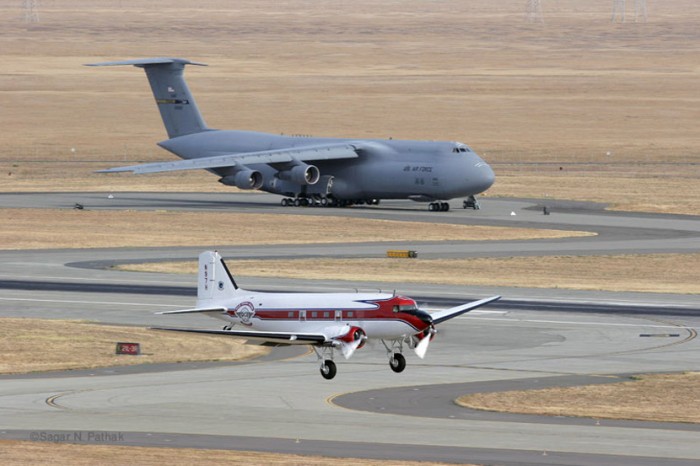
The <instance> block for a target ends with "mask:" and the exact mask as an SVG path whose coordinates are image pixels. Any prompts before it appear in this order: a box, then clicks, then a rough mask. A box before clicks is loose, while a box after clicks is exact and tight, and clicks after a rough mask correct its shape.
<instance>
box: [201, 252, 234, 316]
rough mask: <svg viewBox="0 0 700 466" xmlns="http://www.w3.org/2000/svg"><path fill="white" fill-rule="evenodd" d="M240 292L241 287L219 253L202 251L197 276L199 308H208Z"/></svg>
mask: <svg viewBox="0 0 700 466" xmlns="http://www.w3.org/2000/svg"><path fill="white" fill-rule="evenodd" d="M238 292H239V288H238V286H237V285H236V282H235V280H234V279H233V276H232V275H231V272H229V270H228V267H226V263H225V262H224V261H223V259H222V258H221V256H220V255H219V253H218V252H216V251H204V252H203V253H201V254H200V255H199V273H198V278H197V308H208V307H212V306H214V305H216V303H221V302H225V301H226V300H227V299H228V298H230V297H231V296H233V295H235V294H237V293H238Z"/></svg>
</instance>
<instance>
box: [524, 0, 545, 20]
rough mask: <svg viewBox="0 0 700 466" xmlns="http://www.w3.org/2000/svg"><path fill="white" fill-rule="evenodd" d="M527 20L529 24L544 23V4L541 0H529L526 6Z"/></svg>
mask: <svg viewBox="0 0 700 466" xmlns="http://www.w3.org/2000/svg"><path fill="white" fill-rule="evenodd" d="M525 19H526V20H527V22H528V23H542V22H543V21H544V20H543V18H542V4H541V3H540V0H527V3H526V4H525Z"/></svg>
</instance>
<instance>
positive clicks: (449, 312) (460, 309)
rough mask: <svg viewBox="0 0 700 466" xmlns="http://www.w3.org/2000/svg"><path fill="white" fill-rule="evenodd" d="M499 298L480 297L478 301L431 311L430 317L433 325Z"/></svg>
mask: <svg viewBox="0 0 700 466" xmlns="http://www.w3.org/2000/svg"><path fill="white" fill-rule="evenodd" d="M499 299H501V297H500V296H491V297H490V298H485V299H480V300H479V301H473V302H471V303H467V304H462V305H461V306H456V307H451V308H449V309H445V310H444V311H438V312H433V313H432V314H430V317H432V318H433V325H437V324H440V323H442V322H445V321H446V320H450V319H452V318H454V317H457V316H460V315H462V314H464V313H466V312H469V311H471V310H474V309H476V308H477V307H481V306H484V305H486V304H488V303H492V302H494V301H497V300H499Z"/></svg>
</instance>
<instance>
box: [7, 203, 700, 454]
mask: <svg viewBox="0 0 700 466" xmlns="http://www.w3.org/2000/svg"><path fill="white" fill-rule="evenodd" d="M76 202H77V203H80V204H82V205H83V206H84V207H85V208H88V209H127V208H128V209H144V210H156V209H170V210H173V209H181V210H190V209H197V210H210V211H242V212H266V213H275V212H285V213H290V212H294V213H298V214H301V215H309V216H320V217H321V218H322V216H324V215H329V214H330V215H344V216H348V217H358V216H359V217H369V218H387V219H395V220H411V221H425V222H432V223H438V224H439V223H460V224H483V225H501V226H517V227H533V226H534V227H546V228H556V229H562V230H585V231H594V232H596V233H597V236H594V237H585V238H568V239H561V240H550V241H499V242H493V243H491V242H448V243H422V242H416V243H412V244H386V243H382V242H380V241H377V240H378V239H372V238H368V242H367V243H362V244H359V245H341V246H338V245H315V244H311V245H281V246H279V245H278V246H253V247H248V246H246V247H241V246H221V245H200V246H193V247H191V248H148V249H146V248H142V249H138V248H135V249H100V250H85V249H83V250H80V249H78V250H49V251H2V252H0V315H2V316H24V317H41V318H61V319H65V318H75V319H88V320H96V321H100V322H108V323H118V324H126V325H146V326H160V325H164V324H166V325H169V326H170V325H172V326H183V327H184V326H187V327H191V326H196V327H201V328H212V327H213V326H215V325H216V323H215V322H213V321H211V319H207V318H205V317H201V316H200V317H195V316H188V317H171V316H168V317H165V316H155V315H154V314H153V312H154V311H158V310H165V309H177V308H185V307H191V305H192V304H193V302H194V295H195V289H194V282H195V278H194V277H189V276H181V277H171V276H163V275H160V274H151V273H129V272H116V271H114V270H111V269H109V268H106V267H108V266H109V265H110V264H113V263H124V262H133V261H139V260H153V261H157V260H172V259H183V258H186V259H189V260H192V259H194V257H196V255H197V254H198V253H199V252H201V250H203V249H206V248H209V247H215V248H217V249H218V250H219V251H220V252H221V253H222V255H224V257H229V258H231V259H230V262H231V264H235V259H236V258H254V257H298V256H306V257H320V256H324V257H328V256H330V257H378V256H382V255H384V254H385V251H386V249H390V248H393V247H402V248H410V249H416V250H418V251H419V254H420V255H421V257H480V256H509V255H547V254H579V255H590V254H610V253H626V252H627V253H632V252H635V253H645V252H697V251H698V250H700V248H699V246H700V219H699V218H696V217H684V216H664V215H647V214H631V213H611V212H606V211H603V210H602V206H598V205H594V204H584V203H553V202H551V201H548V202H547V204H548V207H549V208H550V211H551V215H548V216H545V215H542V212H541V204H542V203H541V201H530V200H507V199H506V200H489V199H487V200H484V201H482V210H479V211H471V210H470V211H464V210H462V209H455V210H453V211H451V212H448V213H430V212H427V211H423V210H422V207H421V206H420V205H419V204H412V203H401V202H396V203H385V204H384V205H383V206H381V208H375V207H364V208H352V209H320V208H307V209H303V208H302V209H293V210H292V209H290V208H286V209H285V208H282V207H279V204H278V198H275V197H272V196H266V195H255V194H253V195H247V194H225V195H224V194H183V193H178V194H164V193H154V194H143V193H139V194H124V193H114V196H113V198H111V199H109V198H108V197H107V195H106V194H94V193H65V194H52V195H50V196H47V195H42V194H3V195H0V207H37V208H66V209H69V208H72V207H73V206H74V204H75V203H76ZM454 205H456V203H453V206H454ZM511 213H514V214H515V215H511ZM234 267H235V265H234ZM241 272H242V273H241ZM234 273H235V272H234ZM238 273H239V275H240V277H239V278H238V281H239V284H241V285H243V286H245V287H246V288H252V289H265V290H298V291H328V290H335V291H338V290H347V289H349V288H360V289H365V290H366V289H372V288H374V289H376V288H382V289H384V290H391V289H393V288H394V287H396V285H395V284H385V283H368V282H356V283H348V282H339V281H332V280H327V281H314V282H310V281H305V280H303V278H300V279H297V280H291V279H287V280H262V279H253V278H250V277H245V274H244V271H239V272H238ZM400 288H402V289H398V290H397V292H400V293H404V294H407V295H409V296H413V297H417V298H418V300H419V301H420V302H421V303H422V304H425V305H426V306H428V307H443V306H449V305H450V304H452V303H454V302H458V301H459V302H462V301H461V300H464V301H468V300H469V299H470V298H472V297H473V298H476V297H483V296H488V295H492V294H501V295H503V296H504V300H503V302H500V303H497V304H496V305H494V306H489V307H488V308H484V309H483V310H480V311H475V312H473V313H469V314H467V315H465V316H463V317H460V318H457V319H454V320H452V321H450V322H449V323H448V324H445V325H443V326H441V327H440V328H439V330H440V332H439V334H438V336H437V338H436V339H435V341H434V342H433V343H431V346H430V350H429V352H428V356H427V358H426V359H425V360H419V359H418V358H417V357H416V356H415V355H413V354H412V353H407V354H406V356H407V359H408V367H407V369H406V371H405V372H403V373H401V374H394V373H393V372H391V371H390V370H389V368H388V367H387V365H388V364H387V357H386V355H385V353H386V351H385V350H384V349H383V347H381V345H376V344H368V345H367V346H366V347H365V348H363V349H362V350H361V351H358V352H357V353H356V354H355V355H354V356H353V358H352V359H351V360H349V361H339V364H338V371H339V372H338V376H337V377H336V378H335V379H334V380H333V381H330V382H329V381H325V380H323V379H322V378H321V377H320V375H319V374H318V372H317V370H318V369H317V363H316V362H315V356H313V355H308V354H301V355H299V354H297V355H292V358H291V359H289V354H280V353H273V355H272V356H271V357H270V358H269V359H267V360H264V361H259V362H255V363H250V364H201V365H195V366H190V367H188V366H181V367H177V368H175V367H172V366H170V367H168V365H154V366H153V367H143V368H140V369H138V370H121V369H118V368H113V369H102V370H99V371H87V372H85V373H73V374H67V373H63V374H61V373H54V374H50V375H46V376H36V375H32V376H22V377H16V376H12V377H3V378H2V379H0V412H2V416H0V438H19V439H30V438H36V437H37V436H39V437H41V436H43V437H44V438H46V437H47V436H50V435H51V434H52V433H60V432H85V433H89V432H93V433H94V432H116V433H121V434H122V437H123V438H124V439H125V440H123V441H122V440H108V441H105V442H102V443H110V442H111V443H119V442H121V443H119V444H128V445H154V446H163V445H168V446H174V447H197V448H224V449H237V448H239V449H247V450H251V449H253V450H259V451H280V452H290V453H304V454H306V453H310V454H323V455H326V456H332V457H339V458H345V457H365V458H395V459H399V460H400V459H423V460H432V461H447V462H455V463H463V462H475V463H489V464H619V465H625V464H660V463H663V464H697V462H698V461H700V442H698V440H700V435H698V432H697V429H696V428H695V427H694V426H691V427H688V426H684V425H677V424H665V423H630V422H611V421H600V422H593V421H592V420H586V419H583V420H571V419H561V418H546V417H541V416H508V415H493V414H484V413H475V412H473V411H470V410H464V409H463V408H458V407H456V406H455V405H454V404H452V399H454V398H456V395H458V394H460V392H462V391H464V393H466V392H468V391H470V390H475V389H478V390H481V389H483V390H508V389H513V388H517V387H522V386H523V385H527V384H528V383H533V381H538V382H537V383H546V384H551V385H566V384H571V383H583V382H585V381H590V380H595V381H600V380H601V379H603V380H605V381H608V380H610V379H612V380H618V379H616V378H615V377H617V376H619V375H620V374H630V373H647V372H674V371H690V370H700V358H699V357H698V355H699V353H698V351H699V349H700V348H699V346H698V341H699V339H697V338H696V336H697V328H698V327H699V326H700V313H699V312H698V308H700V304H699V303H698V299H697V296H692V295H669V294H650V293H603V292H582V291H570V290H561V289H555V288H553V289H547V290H542V289H521V288H507V287H469V289H461V288H456V287H448V286H439V285H416V286H413V285H411V286H404V287H400ZM642 335H653V336H655V338H647V337H642ZM671 335H677V336H671ZM278 359H284V360H278ZM601 375H604V376H610V377H604V378H601V377H600V376H601ZM342 406H344V407H342ZM86 435H87V434H86ZM93 437H97V436H93ZM86 438H87V437H86ZM38 440H41V438H38ZM74 441H82V440H81V439H74ZM86 442H87V443H99V442H98V441H97V440H95V439H94V438H91V439H88V440H86V441H85V442H83V443H86Z"/></svg>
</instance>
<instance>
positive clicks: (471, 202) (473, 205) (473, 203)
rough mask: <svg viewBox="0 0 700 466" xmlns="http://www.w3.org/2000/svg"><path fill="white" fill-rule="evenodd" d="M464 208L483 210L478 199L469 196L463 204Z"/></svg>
mask: <svg viewBox="0 0 700 466" xmlns="http://www.w3.org/2000/svg"><path fill="white" fill-rule="evenodd" d="M462 208H463V209H474V210H479V209H481V206H480V205H479V201H477V200H476V197H474V196H469V197H468V198H467V199H466V200H465V201H464V202H462Z"/></svg>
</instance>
